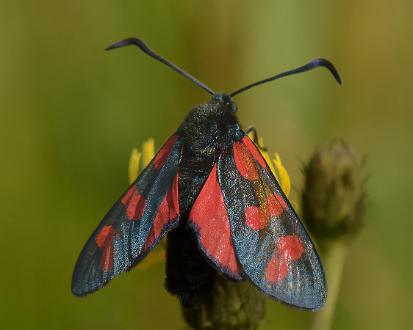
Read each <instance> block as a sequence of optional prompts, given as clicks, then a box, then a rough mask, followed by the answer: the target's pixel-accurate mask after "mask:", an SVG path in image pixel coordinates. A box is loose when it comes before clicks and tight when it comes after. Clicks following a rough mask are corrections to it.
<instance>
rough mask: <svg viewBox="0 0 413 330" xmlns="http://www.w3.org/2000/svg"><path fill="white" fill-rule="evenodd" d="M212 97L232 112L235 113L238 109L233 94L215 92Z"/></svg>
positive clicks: (224, 108)
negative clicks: (232, 97)
mask: <svg viewBox="0 0 413 330" xmlns="http://www.w3.org/2000/svg"><path fill="white" fill-rule="evenodd" d="M212 99H213V100H214V101H215V102H217V103H219V105H220V106H221V107H222V109H223V110H224V111H226V112H229V113H231V114H235V113H236V112H237V110H238V108H237V105H236V104H235V102H234V101H232V99H231V96H229V95H227V94H224V93H215V94H214V95H213V96H212Z"/></svg>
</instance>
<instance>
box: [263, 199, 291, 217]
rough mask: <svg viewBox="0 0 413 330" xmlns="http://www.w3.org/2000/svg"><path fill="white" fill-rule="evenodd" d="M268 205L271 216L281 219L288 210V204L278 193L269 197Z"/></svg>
mask: <svg viewBox="0 0 413 330" xmlns="http://www.w3.org/2000/svg"><path fill="white" fill-rule="evenodd" d="M267 205H268V208H269V211H270V214H271V216H273V217H279V216H280V215H281V214H282V213H283V212H284V210H285V209H286V208H287V204H286V203H285V201H284V199H283V198H282V197H281V195H279V194H278V193H274V195H270V196H268V199H267Z"/></svg>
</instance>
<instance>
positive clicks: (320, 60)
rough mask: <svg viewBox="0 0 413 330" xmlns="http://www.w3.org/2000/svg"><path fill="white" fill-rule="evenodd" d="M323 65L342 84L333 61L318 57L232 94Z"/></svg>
mask: <svg viewBox="0 0 413 330" xmlns="http://www.w3.org/2000/svg"><path fill="white" fill-rule="evenodd" d="M321 66H323V67H325V68H327V69H328V70H329V71H330V72H331V74H332V75H333V76H334V78H335V79H336V80H337V82H338V83H339V84H341V79H340V75H339V74H338V71H337V69H336V68H335V67H334V65H333V63H331V62H330V61H328V60H326V59H323V58H317V59H315V60H313V61H311V62H310V63H307V64H305V65H303V66H300V67H298V68H295V69H292V70H288V71H285V72H282V73H279V74H277V75H275V76H272V77H269V78H267V79H264V80H260V81H257V82H255V83H253V84H250V85H248V86H245V87H243V88H240V89H238V90H236V91H235V92H232V93H231V94H230V96H231V97H233V96H235V95H238V94H240V93H242V92H245V91H246V90H248V89H250V88H252V87H255V86H258V85H262V84H265V83H267V82H270V81H273V80H277V79H280V78H283V77H286V76H290V75H293V74H297V73H301V72H306V71H310V70H313V69H315V68H318V67H321Z"/></svg>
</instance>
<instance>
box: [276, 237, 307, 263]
mask: <svg viewBox="0 0 413 330" xmlns="http://www.w3.org/2000/svg"><path fill="white" fill-rule="evenodd" d="M277 249H278V251H279V253H280V255H281V257H282V258H284V259H287V260H298V259H300V258H301V255H302V254H303V252H304V246H303V243H301V240H300V238H299V237H298V236H297V235H288V236H283V237H280V238H279V239H278V241H277Z"/></svg>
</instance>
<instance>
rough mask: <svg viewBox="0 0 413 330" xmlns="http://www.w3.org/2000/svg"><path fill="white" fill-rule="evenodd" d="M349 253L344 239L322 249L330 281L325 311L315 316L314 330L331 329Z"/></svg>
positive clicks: (324, 245)
mask: <svg viewBox="0 0 413 330" xmlns="http://www.w3.org/2000/svg"><path fill="white" fill-rule="evenodd" d="M347 252H348V243H347V242H346V240H344V239H340V240H334V241H330V242H328V243H327V242H325V243H324V244H323V245H322V246H321V247H320V253H321V255H322V256H323V262H324V270H325V272H326V276H327V281H328V296H327V302H326V304H325V306H324V307H323V309H321V310H320V311H319V312H317V313H316V314H315V316H314V321H313V325H312V330H329V329H331V324H332V320H333V316H334V311H335V306H336V302H337V297H338V293H339V291H340V284H341V278H342V274H343V268H344V263H345V259H346V256H347Z"/></svg>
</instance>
